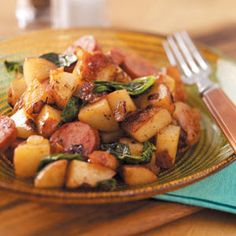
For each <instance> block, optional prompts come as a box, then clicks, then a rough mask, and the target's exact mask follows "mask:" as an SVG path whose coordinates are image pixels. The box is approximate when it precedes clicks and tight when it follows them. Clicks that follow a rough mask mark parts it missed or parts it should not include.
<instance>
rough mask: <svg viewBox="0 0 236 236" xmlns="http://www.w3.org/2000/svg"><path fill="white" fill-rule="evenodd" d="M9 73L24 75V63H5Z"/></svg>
mask: <svg viewBox="0 0 236 236" xmlns="http://www.w3.org/2000/svg"><path fill="white" fill-rule="evenodd" d="M4 65H5V67H6V69H7V72H9V73H10V72H15V73H23V62H22V61H4Z"/></svg>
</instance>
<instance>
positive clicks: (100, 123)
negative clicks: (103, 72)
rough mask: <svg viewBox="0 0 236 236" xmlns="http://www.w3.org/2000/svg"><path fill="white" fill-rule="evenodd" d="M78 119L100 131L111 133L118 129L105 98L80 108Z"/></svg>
mask: <svg viewBox="0 0 236 236" xmlns="http://www.w3.org/2000/svg"><path fill="white" fill-rule="evenodd" d="M78 117H79V120H80V121H83V122H85V123H87V124H89V125H91V126H92V127H93V128H95V129H98V130H100V131H105V132H113V131H117V130H118V129H119V125H118V123H117V122H116V121H115V118H114V116H113V114H112V110H111V108H110V106H109V104H108V102H107V99H106V98H104V99H101V100H99V101H97V102H95V103H92V104H88V105H86V106H84V107H83V108H81V109H80V112H79V115H78Z"/></svg>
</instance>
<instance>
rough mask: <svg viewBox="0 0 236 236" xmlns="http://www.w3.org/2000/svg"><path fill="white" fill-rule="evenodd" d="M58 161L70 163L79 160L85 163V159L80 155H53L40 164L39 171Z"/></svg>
mask: <svg viewBox="0 0 236 236" xmlns="http://www.w3.org/2000/svg"><path fill="white" fill-rule="evenodd" d="M58 160H68V161H71V160H79V161H83V157H82V155H81V154H79V153H75V154H71V153H58V154H53V155H50V156H47V157H46V158H44V159H43V160H42V161H41V162H40V163H39V167H38V171H40V170H42V169H43V168H44V167H45V166H47V165H48V164H50V163H52V162H54V161H58Z"/></svg>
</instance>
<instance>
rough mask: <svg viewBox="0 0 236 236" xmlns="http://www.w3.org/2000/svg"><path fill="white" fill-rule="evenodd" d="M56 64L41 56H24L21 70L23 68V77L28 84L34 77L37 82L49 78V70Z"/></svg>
mask: <svg viewBox="0 0 236 236" xmlns="http://www.w3.org/2000/svg"><path fill="white" fill-rule="evenodd" d="M56 68H57V67H56V65H55V64H54V63H52V62H50V61H48V60H46V59H43V58H38V57H35V58H26V59H25V62H24V65H23V70H24V79H25V82H26V84H27V86H28V85H30V84H31V82H32V81H33V80H35V79H37V80H38V81H39V82H42V81H43V80H45V79H47V78H49V73H50V70H54V69H56Z"/></svg>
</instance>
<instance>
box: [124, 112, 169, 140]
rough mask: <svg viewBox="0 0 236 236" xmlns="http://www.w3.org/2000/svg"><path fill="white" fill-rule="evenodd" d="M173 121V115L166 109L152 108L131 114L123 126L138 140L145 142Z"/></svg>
mask: <svg viewBox="0 0 236 236" xmlns="http://www.w3.org/2000/svg"><path fill="white" fill-rule="evenodd" d="M171 122H172V118H171V115H170V113H169V112H168V111H167V110H166V109H162V108H152V109H147V110H144V111H141V112H137V113H135V114H133V115H131V116H129V117H128V118H127V119H126V120H125V122H123V124H122V127H123V128H124V129H125V131H127V132H128V133H129V134H130V135H131V136H132V137H133V138H134V139H136V140H137V141H139V142H145V141H147V140H149V139H150V138H152V137H153V136H154V135H156V134H157V132H159V131H160V130H161V129H163V128H164V127H165V126H167V125H169V124H170V123H171Z"/></svg>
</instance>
